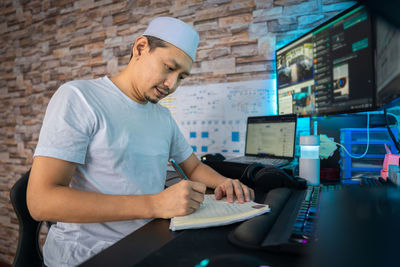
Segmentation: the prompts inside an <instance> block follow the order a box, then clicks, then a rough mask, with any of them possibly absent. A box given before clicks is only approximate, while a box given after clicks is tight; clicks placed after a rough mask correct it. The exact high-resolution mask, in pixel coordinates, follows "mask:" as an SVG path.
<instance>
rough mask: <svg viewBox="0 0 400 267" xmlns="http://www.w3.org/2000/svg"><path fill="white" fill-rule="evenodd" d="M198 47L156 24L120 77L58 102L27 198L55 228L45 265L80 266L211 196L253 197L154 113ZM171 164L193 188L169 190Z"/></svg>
mask: <svg viewBox="0 0 400 267" xmlns="http://www.w3.org/2000/svg"><path fill="white" fill-rule="evenodd" d="M198 40H199V37H198V34H197V32H196V31H195V30H193V29H192V28H191V27H190V26H189V25H187V24H186V23H184V22H182V21H180V20H177V19H174V18H168V17H159V18H156V19H154V20H153V21H152V22H151V23H150V25H149V27H148V28H147V29H146V31H145V33H144V34H143V35H142V36H140V37H138V38H137V39H136V41H135V44H134V46H133V48H132V57H131V60H130V62H129V64H128V66H127V67H126V68H125V69H124V70H123V71H122V72H121V73H119V74H118V75H116V76H115V77H112V78H111V79H109V78H108V77H103V78H99V79H95V80H89V81H72V82H68V83H66V84H64V85H62V86H61V87H60V88H59V89H58V90H57V92H56V93H55V94H54V96H53V97H52V99H51V101H50V103H49V106H48V108H47V111H46V115H45V118H44V121H43V126H42V129H41V132H40V137H39V142H38V145H37V148H36V151H35V155H34V161H33V166H32V170H31V175H30V178H29V184H28V191H27V202H28V208H29V211H30V212H31V214H32V216H33V217H34V218H35V219H36V220H47V221H56V222H58V223H57V224H56V225H53V226H52V227H51V229H50V230H49V233H48V236H47V239H46V243H45V246H44V253H43V254H44V258H45V264H46V265H48V266H72V265H77V264H79V263H81V262H82V261H84V260H86V259H88V258H89V257H91V256H93V255H94V254H96V253H98V252H100V251H101V250H103V249H104V248H106V247H108V246H110V245H111V244H113V243H115V242H116V241H118V240H119V239H121V238H122V237H124V236H126V235H127V234H129V233H131V232H132V231H134V230H136V229H138V228H139V227H141V226H143V225H144V224H145V223H147V222H149V220H150V219H151V218H171V217H174V216H179V215H186V214H189V213H192V212H194V211H195V210H196V209H198V208H199V206H200V204H201V202H202V201H203V199H204V193H205V190H206V187H210V188H215V197H216V198H217V199H221V198H222V197H224V196H226V197H227V199H228V201H229V202H232V201H233V198H234V197H236V198H237V199H238V201H239V202H244V201H249V200H251V199H253V198H254V192H253V191H252V190H251V189H249V188H247V187H246V186H245V185H243V184H241V183H240V182H239V181H237V180H232V179H229V178H226V177H223V176H221V175H219V174H218V173H216V172H215V171H213V170H212V169H211V168H209V167H208V166H206V165H204V164H202V163H201V162H200V161H199V160H198V159H197V157H196V156H195V155H194V154H193V151H192V149H191V147H190V146H189V145H188V144H187V142H186V141H185V139H184V137H183V135H182V134H181V132H180V131H179V129H178V127H177V125H176V123H175V122H174V120H173V119H172V116H171V114H170V112H169V111H168V109H166V108H164V107H162V106H161V105H159V104H157V102H158V101H159V100H160V99H162V98H164V97H166V96H167V95H168V94H170V93H173V92H174V91H175V90H176V88H177V87H178V85H179V83H180V81H181V80H182V79H184V78H186V77H187V76H188V75H189V73H190V70H191V67H192V64H193V61H194V58H195V52H196V49H197V44H198ZM171 158H172V159H174V160H175V161H176V162H178V163H179V165H180V166H181V168H182V169H183V171H184V172H185V174H186V175H187V176H188V177H189V179H190V180H183V181H181V182H179V183H177V184H175V185H173V186H171V187H169V188H167V189H165V190H164V186H165V177H166V167H167V162H168V160H169V159H171Z"/></svg>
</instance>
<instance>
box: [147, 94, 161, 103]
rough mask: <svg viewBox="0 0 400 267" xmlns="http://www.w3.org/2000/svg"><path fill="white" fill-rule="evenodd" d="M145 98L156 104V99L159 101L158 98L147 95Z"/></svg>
mask: <svg viewBox="0 0 400 267" xmlns="http://www.w3.org/2000/svg"><path fill="white" fill-rule="evenodd" d="M145 98H146V100H147V101H149V102H150V103H152V104H157V103H158V101H160V99H158V98H151V97H148V96H146V97H145Z"/></svg>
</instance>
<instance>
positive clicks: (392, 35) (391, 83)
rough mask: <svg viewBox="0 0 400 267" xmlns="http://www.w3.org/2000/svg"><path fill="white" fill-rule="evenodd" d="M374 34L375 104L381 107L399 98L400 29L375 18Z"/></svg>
mask: <svg viewBox="0 0 400 267" xmlns="http://www.w3.org/2000/svg"><path fill="white" fill-rule="evenodd" d="M375 32H376V60H375V64H376V65H375V68H376V103H377V105H378V106H379V107H381V106H387V105H389V104H390V103H391V102H394V100H395V99H397V98H399V97H400V29H399V28H396V27H394V26H392V25H391V24H389V23H388V22H386V20H383V19H382V18H380V17H377V18H376V19H375ZM396 102H397V101H396Z"/></svg>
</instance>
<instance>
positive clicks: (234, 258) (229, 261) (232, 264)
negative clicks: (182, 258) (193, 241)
mask: <svg viewBox="0 0 400 267" xmlns="http://www.w3.org/2000/svg"><path fill="white" fill-rule="evenodd" d="M196 266H198V267H203V266H204V267H247V266H248V267H260V266H264V267H266V266H268V265H267V264H266V263H265V262H264V261H263V260H261V259H259V258H257V257H255V256H250V255H246V254H240V253H237V254H234V253H228V254H221V255H217V256H213V257H210V258H209V259H204V260H203V261H201V262H200V264H197V265H196Z"/></svg>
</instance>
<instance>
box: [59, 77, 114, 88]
mask: <svg viewBox="0 0 400 267" xmlns="http://www.w3.org/2000/svg"><path fill="white" fill-rule="evenodd" d="M106 84H107V83H106V81H105V80H104V78H97V79H90V80H73V81H69V82H66V83H64V84H63V85H62V86H61V87H73V88H76V89H78V90H79V91H82V90H90V89H94V88H98V87H99V86H105V85H106Z"/></svg>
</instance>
